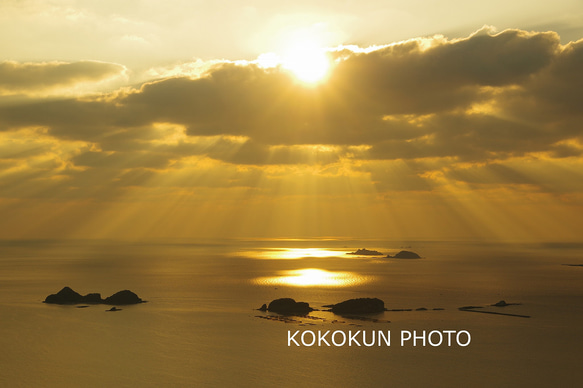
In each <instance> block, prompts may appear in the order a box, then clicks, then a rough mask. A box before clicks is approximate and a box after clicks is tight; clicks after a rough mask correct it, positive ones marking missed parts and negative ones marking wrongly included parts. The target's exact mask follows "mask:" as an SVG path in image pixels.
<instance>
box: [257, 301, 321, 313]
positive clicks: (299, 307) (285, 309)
mask: <svg viewBox="0 0 583 388" xmlns="http://www.w3.org/2000/svg"><path fill="white" fill-rule="evenodd" d="M258 310H260V311H270V312H274V313H279V314H289V315H293V314H307V313H309V312H311V311H314V309H313V308H311V307H310V305H309V304H308V303H307V302H296V301H295V300H293V299H292V298H280V299H275V300H273V301H271V302H270V303H269V306H266V305H265V304H263V306H261V308H259V309H258Z"/></svg>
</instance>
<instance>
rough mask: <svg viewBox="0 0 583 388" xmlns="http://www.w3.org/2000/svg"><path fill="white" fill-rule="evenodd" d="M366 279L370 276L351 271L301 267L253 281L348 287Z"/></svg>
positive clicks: (267, 283)
mask: <svg viewBox="0 0 583 388" xmlns="http://www.w3.org/2000/svg"><path fill="white" fill-rule="evenodd" d="M368 281H370V278H368V277H365V276H361V275H358V274H356V273H353V272H332V271H326V270H323V269H318V268H303V269H296V270H290V271H278V275H277V276H272V277H261V278H256V279H255V281H254V282H255V283H256V284H261V285H280V286H295V287H309V286H326V287H348V286H355V285H357V284H362V283H366V282H368Z"/></svg>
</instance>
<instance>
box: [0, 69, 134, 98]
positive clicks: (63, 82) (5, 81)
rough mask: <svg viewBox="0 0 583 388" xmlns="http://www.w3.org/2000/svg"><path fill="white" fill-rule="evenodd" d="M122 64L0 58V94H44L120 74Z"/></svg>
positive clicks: (119, 75) (109, 78) (122, 73)
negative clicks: (18, 60) (24, 61)
mask: <svg viewBox="0 0 583 388" xmlns="http://www.w3.org/2000/svg"><path fill="white" fill-rule="evenodd" d="M125 72H126V69H125V67H124V66H121V65H117V64H113V63H105V62H96V61H80V62H71V63H69V62H27V63H20V62H15V61H4V62H0V94H9V95H10V94H36V95H38V94H45V93H47V92H50V91H54V90H60V91H63V90H66V89H70V88H74V87H76V86H79V85H83V84H88V83H89V84H95V83H100V82H103V81H108V80H111V79H112V78H118V77H122V76H124V74H125Z"/></svg>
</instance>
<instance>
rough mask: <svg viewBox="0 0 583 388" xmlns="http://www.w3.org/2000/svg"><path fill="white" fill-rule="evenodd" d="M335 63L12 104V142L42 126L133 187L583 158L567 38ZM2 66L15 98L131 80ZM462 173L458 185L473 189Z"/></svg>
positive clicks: (477, 38)
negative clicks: (149, 178)
mask: <svg viewBox="0 0 583 388" xmlns="http://www.w3.org/2000/svg"><path fill="white" fill-rule="evenodd" d="M333 55H334V56H336V58H338V62H337V64H336V65H335V67H334V69H333V72H332V73H331V75H330V77H329V79H328V80H327V81H326V82H324V83H322V84H320V85H318V86H314V87H306V86H305V85H302V84H301V83H299V82H296V80H295V79H294V78H293V76H292V75H290V74H289V73H288V72H287V71H284V70H283V69H280V68H275V69H263V68H260V67H258V66H256V65H253V64H247V65H241V64H232V63H223V64H221V65H218V66H215V67H213V68H211V70H209V72H208V73H207V74H206V75H205V76H203V77H201V78H189V77H173V78H166V79H161V80H158V81H155V82H148V83H145V84H143V85H142V86H141V87H139V88H138V89H131V90H120V91H117V92H115V93H110V94H107V95H104V96H100V97H95V98H87V97H86V98H70V99H63V100H48V99H45V100H39V101H36V102H29V103H26V104H24V103H23V104H12V105H10V106H8V105H3V106H0V130H2V131H14V130H16V129H18V128H26V127H39V128H44V130H45V131H46V134H47V136H51V137H53V138H54V139H59V140H66V141H80V142H84V143H85V145H86V146H85V148H82V149H79V151H78V152H77V153H76V154H74V155H73V154H71V155H70V156H69V159H68V161H69V162H70V163H71V164H72V165H74V166H77V167H82V168H89V169H113V170H115V169H117V170H119V171H120V173H119V174H118V175H117V176H118V177H119V176H121V175H123V174H125V175H124V176H125V177H126V178H128V177H129V176H130V175H127V174H129V172H128V171H129V170H136V171H137V170H139V169H141V170H140V171H141V172H140V173H139V174H137V175H136V176H142V177H143V176H144V175H145V174H146V175H148V174H157V173H155V172H152V171H150V172H148V173H145V172H144V171H146V170H160V171H162V170H166V169H168V168H170V167H172V168H174V169H175V168H176V166H177V165H179V164H180V161H181V160H182V159H184V158H188V157H194V156H196V157H201V158H202V157H208V158H210V159H213V160H217V161H221V162H226V163H229V164H232V165H257V166H261V165H293V164H321V165H326V164H334V163H338V162H339V161H341V160H351V161H353V162H354V163H359V162H365V161H367V160H377V161H379V162H380V161H397V160H402V161H406V162H407V163H409V165H412V164H411V163H414V162H418V161H419V160H423V159H440V158H441V159H446V160H447V161H448V163H449V162H451V163H460V162H466V163H477V164H481V165H489V166H501V165H502V164H496V163H501V162H503V161H504V160H505V159H509V158H520V157H524V158H528V157H529V155H531V154H533V153H545V154H546V155H548V157H560V158H567V157H573V156H576V155H580V149H579V148H578V147H577V146H576V145H573V144H577V143H570V142H571V141H575V140H576V139H579V140H580V139H581V137H582V133H581V131H582V130H583V128H582V126H581V115H582V113H581V112H582V111H581V109H580V106H579V105H580V101H583V95H582V94H583V92H582V91H583V75H582V74H583V73H581V71H580V69H581V68H583V41H578V42H573V43H569V44H567V45H564V46H562V45H560V41H559V37H558V35H557V34H555V33H553V32H545V33H531V32H525V31H520V30H507V31H503V32H501V33H499V34H490V33H489V32H488V31H486V30H483V31H479V32H477V33H475V34H473V35H471V36H470V37H468V38H466V39H458V40H452V41H448V40H446V39H445V38H439V37H436V38H427V39H415V40H411V41H407V42H402V43H398V44H393V45H389V46H386V47H383V48H380V49H377V50H372V51H363V52H361V51H360V50H351V49H344V50H343V51H339V52H336V53H334V54H333ZM1 66H3V67H0V88H1V87H4V88H9V89H10V88H11V90H12V89H18V88H23V89H30V90H34V89H35V88H40V89H43V88H49V87H52V86H55V85H67V84H69V83H75V82H79V81H84V80H99V79H103V78H105V77H109V76H111V75H115V74H119V73H120V72H121V71H123V68H122V67H120V66H118V65H112V64H103V63H97V62H79V63H72V64H42V65H40V64H37V65H29V64H14V63H12V62H4V63H3V64H2V65H1ZM10 74H13V75H14V77H9V75H10ZM27 74H28V75H27ZM161 125H162V126H166V127H165V128H166V129H164V128H162V129H161V127H160V126H161ZM90 146H91V147H90ZM89 150H90V151H89ZM14 152H16V149H15V151H14ZM21 152H25V154H22V155H26V152H32V151H30V150H24V149H23V150H22V151H21ZM370 166H372V165H369V167H370ZM375 166H376V167H374V168H373V167H370V169H369V170H367V171H368V173H370V174H371V176H372V179H373V181H375V182H378V185H379V187H382V188H384V189H387V190H392V189H406V188H407V187H408V188H410V189H414V190H428V189H430V188H431V187H432V185H433V184H435V182H431V181H429V180H427V179H426V178H422V177H421V176H422V175H423V174H424V173H425V172H427V171H432V169H435V168H436V167H435V166H431V165H427V166H425V167H424V169H422V168H420V167H416V168H415V169H409V168H405V167H401V168H398V169H394V170H392V171H393V173H394V174H395V179H394V180H393V181H394V182H399V179H400V182H403V183H402V184H397V183H395V184H390V182H389V181H388V180H386V179H381V178H380V177H381V176H382V175H383V174H384V173H383V171H388V170H386V168H385V170H383V168H382V167H379V166H377V165H375ZM440 166H441V167H440V168H443V165H441V164H440ZM215 167H216V166H215ZM385 167H386V166H385ZM358 168H359V169H361V168H362V169H366V168H367V167H366V166H365V167H363V166H362V165H361V166H360V167H358ZM495 168H499V170H494V169H495ZM490 169H491V171H490V172H492V173H494V172H496V173H497V174H498V175H501V176H506V177H508V179H507V182H517V183H521V182H527V181H526V180H524V179H523V178H521V177H520V176H519V175H516V173H515V175H511V174H510V173H509V172H504V171H503V168H502V167H490ZM122 171H123V174H121V172H122ZM448 171H449V173H448V174H449V175H448V177H449V178H450V179H458V180H461V181H468V180H469V178H468V176H467V174H464V173H463V172H459V171H458V172H456V171H455V169H453V170H452V169H450V170H448ZM389 172H390V171H389ZM68 174H72V173H68ZM75 174H77V175H75ZM75 174H73V175H71V176H78V175H79V174H78V173H75ZM389 175H390V174H389ZM399 177H400V178H399ZM116 179H118V178H116ZM119 179H121V178H119ZM128 179H129V178H128ZM132 179H134V180H136V179H138V178H132ZM484 179H485V178H484ZM138 180H139V179H138ZM501 182H502V181H501Z"/></svg>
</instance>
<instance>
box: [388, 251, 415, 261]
mask: <svg viewBox="0 0 583 388" xmlns="http://www.w3.org/2000/svg"><path fill="white" fill-rule="evenodd" d="M387 257H388V258H393V259H420V258H421V256H419V255H418V254H417V253H415V252H411V251H401V252H399V253H397V254H396V255H395V256H391V255H387Z"/></svg>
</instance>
